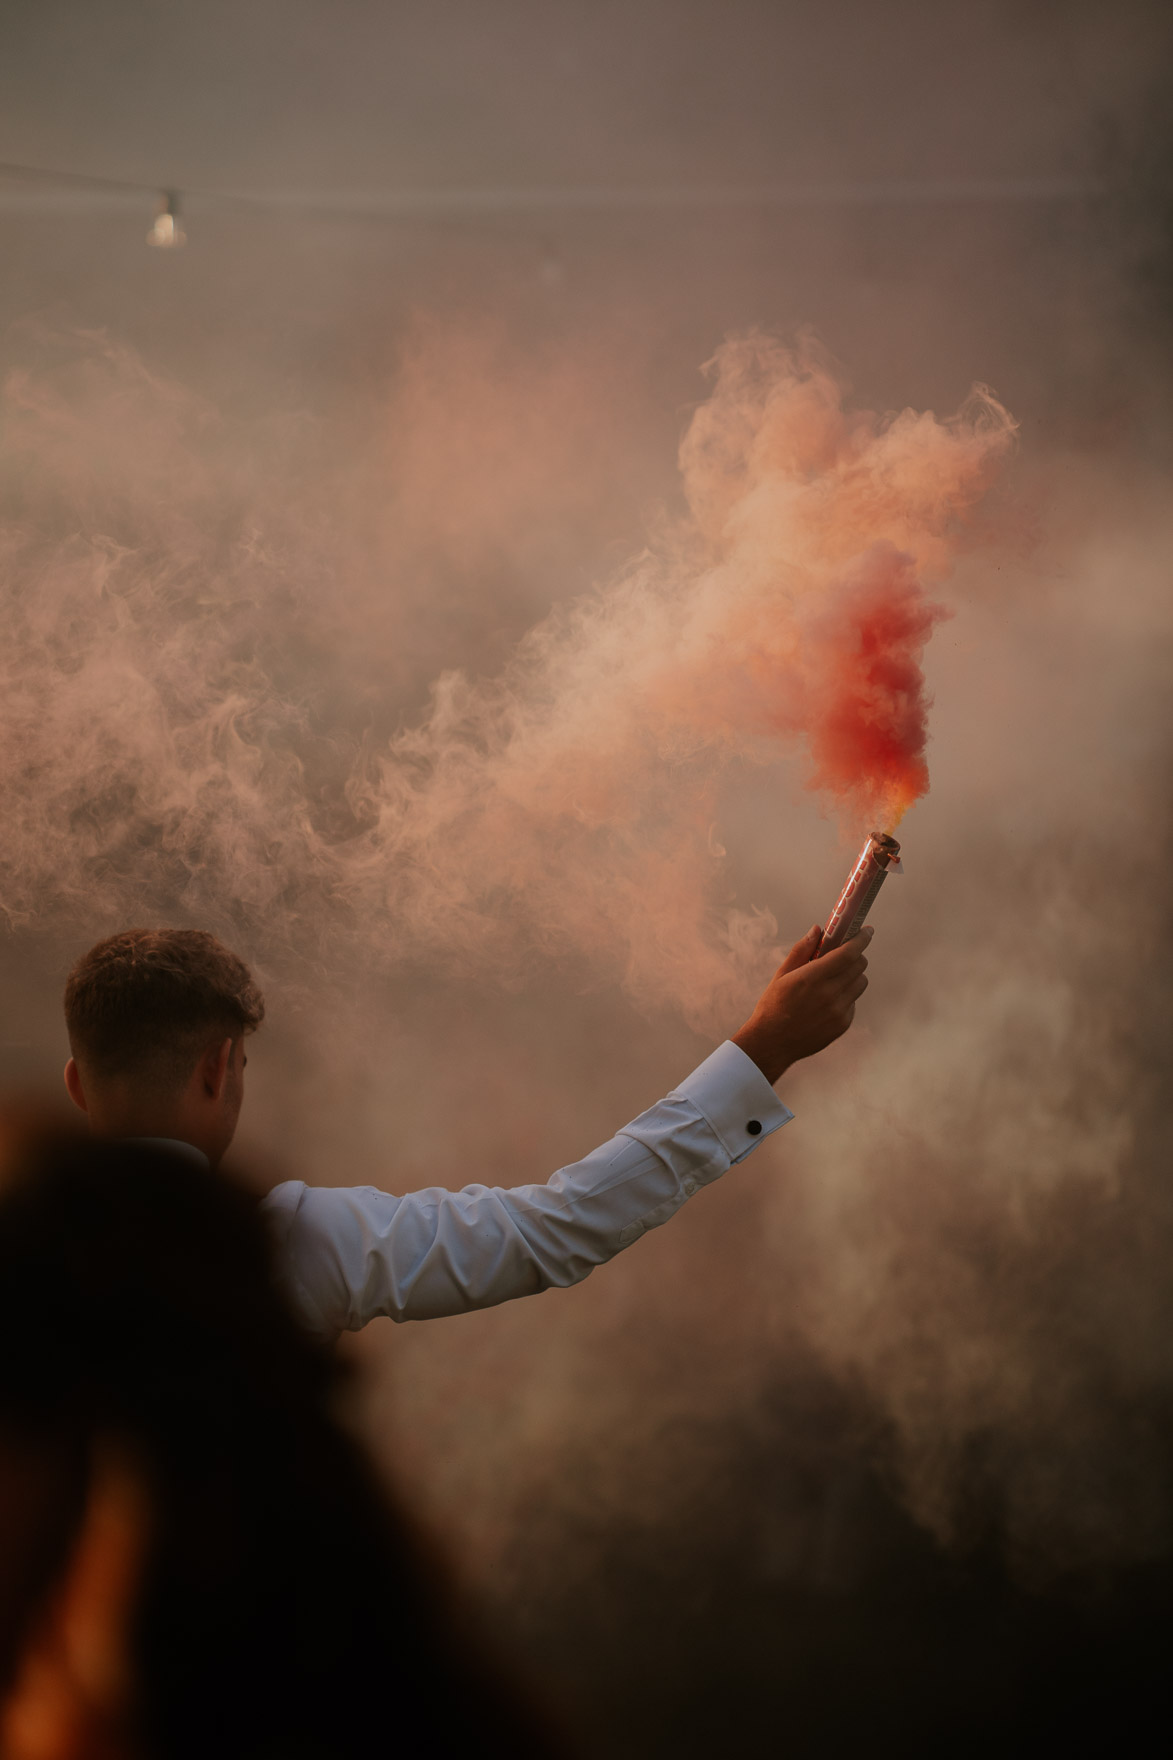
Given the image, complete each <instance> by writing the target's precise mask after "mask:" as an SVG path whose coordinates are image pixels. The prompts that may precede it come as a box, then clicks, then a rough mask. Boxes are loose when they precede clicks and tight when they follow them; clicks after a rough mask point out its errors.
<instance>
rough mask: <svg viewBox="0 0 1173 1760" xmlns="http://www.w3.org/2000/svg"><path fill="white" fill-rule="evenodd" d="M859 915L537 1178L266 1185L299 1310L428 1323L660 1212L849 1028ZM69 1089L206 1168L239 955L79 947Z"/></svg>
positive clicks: (564, 1281)
mask: <svg viewBox="0 0 1173 1760" xmlns="http://www.w3.org/2000/svg"><path fill="white" fill-rule="evenodd" d="M871 933H872V931H871V930H870V929H863V930H861V931H860V932H859V933H856V934H853V935H852V936H851V938H850V939H848V940H846V941H844V942H843V944H842V945H841V946H837V947H835V948H834V950H833V951H830V952H827V951H824V952H823V954H822V957H818V956H819V949H820V943H821V941H822V936H823V932H822V930H821V929H820V928H819V927H818V926H816V927H814V928H812V929H811V930H810V931H808V933H807V934H806V935H805V936H804V937H803V938H802V940H801V941H798V942H796V943H795V945H794V946H793V947H792V948H791V950H790V952H789V953H788V954H787V956H786V958H785V959H784V960H783V962H782V964H781V966H779V968H778V970H777V972H776V973H775V974H774V977H773V979H772V980H771V982H770V983H769V985H768V986H767V987H766V989H765V991H764V992H763V994H762V996H761V998H760V1000H759V1002H758V1005H757V1007H756V1008H755V1010H754V1012H753V1014H752V1015H751V1017H750V1019H749V1020H748V1021H747V1022H746V1023H745V1025H744V1026H743V1027H742V1028H741V1029H740V1031H739V1032H737V1033H735V1034H734V1035H733V1037H732V1039H727V1040H726V1041H725V1043H724V1044H722V1045H720V1046H718V1048H717V1050H716V1051H714V1052H713V1053H712V1055H711V1056H710V1057H707V1058H706V1059H705V1061H704V1062H703V1063H702V1064H701V1065H700V1067H699V1068H698V1069H695V1070H694V1071H693V1072H692V1074H691V1075H690V1076H688V1077H686V1079H685V1080H684V1081H683V1082H681V1083H680V1085H679V1086H678V1087H677V1088H674V1089H673V1090H672V1092H671V1093H670V1094H668V1095H666V1096H665V1098H664V1099H663V1100H661V1101H659V1102H658V1104H657V1105H655V1106H653V1107H651V1108H650V1110H649V1111H647V1112H644V1113H642V1114H641V1115H640V1117H639V1118H637V1119H635V1120H633V1122H632V1123H631V1124H628V1125H625V1126H624V1127H623V1129H622V1130H621V1131H619V1132H618V1134H617V1135H616V1136H615V1137H613V1138H612V1139H611V1141H610V1142H609V1143H604V1144H603V1145H602V1147H601V1148H598V1149H595V1150H594V1151H592V1153H591V1154H589V1155H588V1156H586V1158H585V1159H584V1160H582V1161H578V1162H575V1163H573V1164H572V1165H571V1166H568V1167H563V1168H560V1169H559V1170H558V1172H557V1173H555V1174H554V1175H553V1176H552V1177H551V1178H550V1179H549V1180H548V1181H547V1182H546V1183H545V1184H544V1185H523V1186H516V1187H513V1188H512V1189H510V1190H503V1189H501V1188H500V1187H488V1186H483V1185H468V1186H466V1187H465V1188H464V1189H463V1191H459V1192H452V1191H447V1190H445V1189H442V1188H440V1187H431V1188H428V1189H427V1190H424V1191H418V1192H409V1193H407V1194H406V1195H405V1196H403V1197H395V1196H392V1195H391V1194H390V1193H389V1192H384V1191H378V1190H376V1189H374V1188H373V1187H370V1186H357V1187H350V1188H335V1187H322V1186H306V1185H304V1184H303V1183H302V1182H301V1181H299V1180H290V1181H288V1182H286V1183H285V1184H283V1185H279V1186H277V1187H276V1188H275V1189H274V1190H273V1191H271V1192H270V1193H269V1195H268V1197H267V1198H266V1199H265V1200H264V1207H265V1209H266V1211H267V1213H268V1216H269V1219H270V1221H271V1223H272V1226H273V1229H274V1232H275V1234H276V1237H277V1241H278V1246H279V1251H280V1255H281V1264H282V1267H283V1274H284V1278H285V1281H286V1285H287V1288H288V1292H289V1295H290V1297H291V1299H292V1302H293V1305H294V1307H295V1308H296V1310H297V1312H298V1314H299V1315H300V1317H301V1319H302V1320H303V1322H304V1323H305V1325H306V1326H307V1327H308V1328H309V1329H310V1330H311V1331H312V1332H314V1333H317V1334H319V1335H320V1336H323V1337H326V1338H333V1337H336V1336H337V1335H338V1334H339V1333H341V1332H344V1331H357V1330H358V1329H359V1328H360V1327H363V1326H365V1325H366V1324H367V1322H368V1321H369V1320H373V1319H376V1318H377V1317H378V1316H380V1315H387V1316H389V1317H390V1318H391V1319H393V1320H428V1319H434V1318H437V1317H439V1316H442V1315H446V1314H460V1313H466V1312H468V1311H469V1310H471V1309H474V1308H490V1307H494V1306H496V1304H497V1303H499V1302H504V1301H509V1300H510V1299H512V1298H513V1297H515V1296H527V1295H536V1294H538V1293H539V1292H540V1291H541V1290H545V1289H550V1288H555V1287H556V1288H567V1287H569V1286H570V1285H571V1284H574V1283H579V1282H581V1281H582V1279H583V1278H584V1277H586V1276H588V1275H589V1273H590V1272H591V1271H592V1270H593V1269H594V1267H595V1266H596V1265H601V1264H603V1263H604V1262H605V1261H606V1260H608V1259H611V1258H613V1257H614V1256H615V1254H616V1253H619V1252H621V1251H622V1250H623V1248H624V1247H628V1246H630V1245H631V1244H632V1242H634V1241H636V1240H638V1239H639V1237H640V1235H642V1234H645V1233H646V1232H647V1230H648V1229H650V1228H656V1227H658V1226H659V1224H660V1223H662V1222H667V1220H668V1218H669V1217H670V1216H673V1215H674V1214H675V1213H676V1211H677V1210H678V1209H680V1207H681V1205H682V1204H684V1203H685V1202H687V1200H688V1199H689V1198H691V1197H692V1196H693V1194H694V1193H695V1192H697V1191H699V1190H700V1188H701V1187H702V1186H705V1185H709V1184H711V1183H712V1182H713V1181H714V1180H716V1179H719V1178H720V1177H721V1175H722V1174H724V1173H727V1172H728V1170H729V1168H730V1167H732V1166H734V1165H736V1164H737V1163H738V1162H740V1161H744V1160H745V1158H746V1156H747V1155H749V1154H751V1153H752V1151H753V1150H754V1149H755V1148H756V1147H757V1145H758V1144H759V1143H761V1142H763V1141H764V1139H765V1138H766V1137H768V1136H769V1135H770V1134H771V1133H772V1132H773V1131H776V1130H777V1129H778V1128H779V1126H781V1125H784V1124H786V1123H787V1122H788V1121H789V1119H790V1118H791V1117H792V1116H793V1115H792V1113H791V1112H790V1111H789V1110H788V1108H787V1107H785V1106H784V1105H783V1104H782V1102H781V1101H780V1100H779V1099H778V1097H777V1095H776V1094H775V1093H774V1088H773V1084H774V1083H775V1082H777V1081H778V1080H779V1079H780V1078H781V1076H782V1075H783V1074H784V1073H785V1071H786V1070H787V1069H789V1067H790V1065H791V1064H792V1063H795V1062H797V1061H798V1059H799V1058H803V1057H810V1056H812V1055H813V1054H814V1053H815V1052H818V1051H821V1050H822V1049H823V1048H824V1047H825V1046H827V1045H829V1044H831V1042H832V1041H833V1040H835V1039H837V1038H839V1037H840V1035H841V1034H843V1033H845V1032H846V1031H847V1029H848V1027H849V1026H850V1025H851V1021H852V1017H853V1015H854V1013H855V1005H856V1003H857V1001H858V1000H859V998H860V997H861V996H862V994H863V992H864V990H865V989H866V988H867V978H866V976H865V970H866V967H867V959H866V958H865V949H866V947H867V944H868V941H869V940H870V938H871ZM65 1016H66V1024H67V1027H68V1031H69V1042H70V1050H71V1053H72V1055H71V1057H70V1059H69V1062H68V1064H67V1065H66V1068H65V1083H66V1087H67V1088H68V1090H69V1093H70V1096H71V1097H72V1099H73V1100H74V1101H75V1102H76V1104H77V1105H78V1106H79V1107H81V1108H82V1110H83V1111H84V1112H85V1113H86V1114H87V1115H88V1118H89V1122H90V1126H91V1128H92V1129H93V1130H94V1131H95V1132H96V1133H97V1134H98V1135H100V1136H103V1137H107V1138H116V1139H130V1138H135V1139H146V1140H151V1141H153V1142H154V1143H156V1144H157V1145H158V1146H160V1147H163V1148H168V1149H170V1150H171V1151H172V1152H173V1153H174V1154H176V1155H177V1156H186V1157H190V1158H194V1159H198V1160H199V1161H200V1162H201V1163H203V1164H205V1165H210V1166H215V1165H216V1164H217V1163H218V1162H219V1161H220V1159H221V1158H222V1156H223V1155H224V1153H225V1151H226V1150H227V1148H228V1146H229V1144H230V1143H231V1141H232V1137H233V1133H234V1132H235V1129H236V1123H237V1119H238V1117H239V1114H240V1107H241V1101H242V1099H243V1093H244V1067H245V1063H246V1061H247V1060H246V1058H245V1052H244V1041H245V1039H246V1037H247V1036H248V1034H250V1033H251V1032H253V1031H255V1030H256V1028H257V1027H258V1026H259V1025H260V1024H261V1021H262V1019H263V1018H264V1002H263V999H262V997H261V994H260V991H259V990H258V989H257V986H256V984H255V983H254V981H253V979H252V976H251V974H250V973H249V971H248V968H247V967H246V966H245V965H244V963H243V962H242V961H241V960H240V959H238V958H237V956H236V955H235V954H233V953H231V952H230V951H229V950H228V948H226V947H224V946H222V945H221V943H220V942H218V941H217V940H216V939H215V937H214V936H212V935H209V934H206V933H204V932H203V931H200V930H189V929H161V930H150V929H129V930H126V931H125V932H124V933H122V934H119V935H114V936H112V937H110V938H109V939H108V940H106V941H101V942H99V943H98V945H97V946H96V947H94V948H91V950H90V952H89V953H87V954H86V955H84V957H83V958H82V959H81V960H79V961H78V963H77V965H76V966H75V967H74V969H73V971H72V972H71V974H70V977H69V981H68V984H67V986H66V990H65Z"/></svg>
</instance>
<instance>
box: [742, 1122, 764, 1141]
mask: <svg viewBox="0 0 1173 1760" xmlns="http://www.w3.org/2000/svg"><path fill="white" fill-rule="evenodd" d="M745 1128H746V1130H747V1131H748V1132H749V1134H750V1136H751V1137H756V1136H759V1135H760V1134H761V1129H762V1125H761V1120H760V1119H757V1118H751V1119H750V1121H749V1123H748V1124H747V1125H746V1127H745Z"/></svg>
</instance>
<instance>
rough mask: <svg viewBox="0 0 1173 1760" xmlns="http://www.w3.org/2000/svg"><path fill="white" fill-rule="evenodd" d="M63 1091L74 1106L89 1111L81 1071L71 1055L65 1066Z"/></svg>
mask: <svg viewBox="0 0 1173 1760" xmlns="http://www.w3.org/2000/svg"><path fill="white" fill-rule="evenodd" d="M65 1092H66V1093H67V1094H68V1095H69V1098H70V1099H71V1100H72V1101H73V1104H74V1105H75V1106H80V1108H81V1110H82V1111H83V1112H88V1111H89V1105H88V1103H87V1101H86V1096H85V1089H84V1088H83V1087H82V1085H81V1071H80V1070H79V1069H78V1067H77V1064H76V1063H75V1062H74V1060H73V1058H72V1057H71V1058H70V1060H69V1062H68V1063H67V1064H66V1066H65Z"/></svg>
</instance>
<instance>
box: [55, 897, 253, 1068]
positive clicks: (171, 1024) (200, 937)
mask: <svg viewBox="0 0 1173 1760" xmlns="http://www.w3.org/2000/svg"><path fill="white" fill-rule="evenodd" d="M264 1018H265V1002H264V998H263V997H262V995H261V992H260V990H259V989H258V988H257V984H256V982H255V980H254V978H253V975H252V973H251V972H250V971H249V969H248V967H247V966H246V965H245V963H244V961H243V960H242V959H239V958H238V957H237V956H236V954H234V953H232V952H231V951H230V950H229V949H228V948H227V947H225V946H224V945H223V943H222V942H220V941H217V939H216V937H215V936H214V935H209V934H207V933H206V932H205V931H204V930H202V929H124V930H123V931H122V933H121V934H120V935H111V936H109V937H108V939H107V940H105V941H99V942H98V944H97V946H96V947H91V948H90V951H89V952H88V953H86V954H83V955H82V957H81V959H79V960H78V962H77V964H76V965H75V966H74V968H73V970H72V971H71V972H70V974H69V980H68V982H67V984H66V986H65V1024H66V1027H67V1029H68V1032H69V1045H70V1050H71V1051H72V1052H73V1055H74V1057H75V1058H76V1060H77V1062H78V1064H79V1065H80V1066H81V1069H82V1071H83V1072H84V1073H86V1074H89V1075H93V1076H96V1077H98V1078H99V1079H102V1078H107V1079H108V1078H110V1077H112V1076H126V1075H130V1076H138V1075H142V1076H147V1077H151V1078H152V1079H154V1080H156V1081H160V1082H165V1083H169V1084H171V1083H174V1084H178V1083H181V1082H184V1081H186V1079H187V1077H188V1076H189V1075H190V1074H191V1072H192V1070H193V1069H194V1067H195V1065H196V1062H197V1061H198V1059H199V1057H200V1055H201V1053H202V1052H203V1051H204V1050H205V1049H206V1047H207V1046H208V1044H209V1043H210V1042H211V1041H212V1040H213V1039H215V1038H217V1037H218V1036H222V1037H225V1038H227V1037H232V1038H235V1037H236V1036H237V1035H238V1034H241V1033H252V1032H255V1030H256V1029H257V1027H259V1026H260V1024H261V1022H262V1021H263V1020H264Z"/></svg>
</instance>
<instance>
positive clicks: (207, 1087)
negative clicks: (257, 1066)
mask: <svg viewBox="0 0 1173 1760" xmlns="http://www.w3.org/2000/svg"><path fill="white" fill-rule="evenodd" d="M231 1061H232V1040H231V1039H225V1040H224V1042H223V1043H222V1044H220V1045H217V1046H215V1047H214V1048H213V1049H211V1050H208V1051H206V1052H205V1053H204V1060H203V1062H202V1064H201V1065H200V1074H201V1075H202V1077H203V1082H204V1093H205V1094H206V1095H207V1097H208V1099H209V1100H219V1098H220V1096H221V1094H222V1093H223V1092H224V1083H225V1082H226V1081H227V1079H228V1065H229V1063H230V1062H231Z"/></svg>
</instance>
